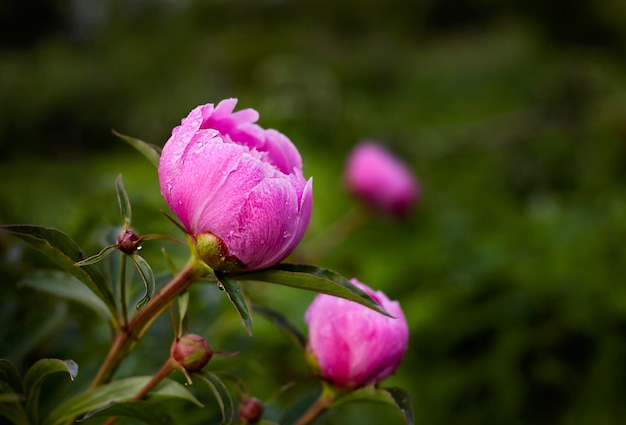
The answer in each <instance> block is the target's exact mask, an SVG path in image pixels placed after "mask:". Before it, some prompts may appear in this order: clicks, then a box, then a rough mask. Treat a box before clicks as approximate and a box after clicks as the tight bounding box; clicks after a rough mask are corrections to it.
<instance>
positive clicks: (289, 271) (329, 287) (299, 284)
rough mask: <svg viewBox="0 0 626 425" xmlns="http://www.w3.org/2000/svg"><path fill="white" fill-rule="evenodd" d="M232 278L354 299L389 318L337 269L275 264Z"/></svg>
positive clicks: (386, 313)
mask: <svg viewBox="0 0 626 425" xmlns="http://www.w3.org/2000/svg"><path fill="white" fill-rule="evenodd" d="M232 278H233V279H236V280H240V281H241V280H243V281H246V280H249V281H259V282H267V283H275V284H278V285H285V286H290V287H292V288H299V289H306V290H308V291H313V292H318V293H322V294H328V295H334V296H336V297H340V298H345V299H347V300H350V301H355V302H357V303H359V304H362V305H364V306H365V307H368V308H371V309H372V310H375V311H377V312H379V313H382V314H384V315H385V316H389V317H392V316H391V315H390V314H389V313H388V312H386V311H385V309H383V308H382V307H381V306H379V305H378V303H376V301H374V300H373V299H372V297H370V296H369V295H367V294H366V293H365V292H364V291H363V290H361V289H360V288H358V287H356V286H355V285H353V284H352V283H351V282H350V281H349V280H348V279H346V278H345V277H343V276H341V275H340V274H339V273H337V272H334V271H332V270H329V269H324V268H321V267H317V266H310V265H301V264H277V265H275V266H273V267H270V268H268V269H264V270H259V271H252V272H245V273H239V274H235V275H232Z"/></svg>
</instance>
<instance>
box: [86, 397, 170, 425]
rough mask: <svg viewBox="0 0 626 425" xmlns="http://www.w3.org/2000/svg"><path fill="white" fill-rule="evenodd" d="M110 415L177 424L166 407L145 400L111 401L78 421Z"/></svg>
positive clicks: (158, 424)
mask: <svg viewBox="0 0 626 425" xmlns="http://www.w3.org/2000/svg"><path fill="white" fill-rule="evenodd" d="M109 417H119V418H128V419H133V420H137V421H140V422H143V423H145V424H148V425H176V422H175V421H174V418H172V416H171V415H170V414H169V413H167V411H165V409H163V408H162V407H160V406H159V405H158V404H157V403H154V402H150V401H145V400H139V401H127V402H121V403H109V404H107V405H105V406H102V407H100V408H97V409H93V410H91V411H89V412H87V414H85V416H83V417H82V418H81V419H80V420H79V421H78V422H82V421H84V420H87V419H91V418H109Z"/></svg>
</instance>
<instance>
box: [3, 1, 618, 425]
mask: <svg viewBox="0 0 626 425" xmlns="http://www.w3.org/2000/svg"><path fill="white" fill-rule="evenodd" d="M0 37H1V41H0V158H1V159H0V181H1V182H2V183H1V184H0V223H2V224H9V223H32V224H38V225H44V226H51V227H57V228H59V229H61V230H63V231H65V232H66V233H68V234H69V235H70V236H72V237H73V238H74V239H75V240H77V241H78V243H79V244H80V245H81V246H82V247H83V248H84V250H85V252H86V253H88V254H90V253H95V252H97V251H98V250H99V249H100V248H101V246H102V235H103V234H104V232H105V230H106V228H107V227H110V226H115V225H119V224H120V223H121V221H120V219H119V212H118V207H117V204H116V199H115V190H114V180H115V177H116V176H117V175H118V174H119V173H123V175H124V181H125V184H126V188H127V190H128V192H129V195H130V198H131V201H132V202H133V208H134V210H133V211H134V216H133V224H134V227H135V228H136V229H137V230H138V231H139V232H140V233H156V232H163V233H168V234H172V235H176V236H180V235H179V233H177V230H176V228H175V227H174V226H173V225H172V224H171V223H169V222H168V220H167V219H165V218H164V217H163V216H162V215H161V214H160V212H159V210H160V209H164V208H165V203H164V201H163V200H162V198H161V196H160V194H159V187H158V182H157V178H156V171H155V170H154V168H153V167H152V166H151V165H150V164H149V163H148V162H147V161H146V160H145V159H143V158H142V157H141V156H140V155H139V154H138V153H137V152H135V151H134V150H133V149H132V148H130V147H129V146H127V145H125V144H124V142H122V141H121V140H119V139H117V138H116V137H114V136H113V135H112V134H111V132H110V130H111V129H116V130H118V131H120V132H122V133H125V134H129V135H132V136H135V137H138V138H141V139H143V140H146V141H148V142H151V143H154V144H157V145H162V144H163V143H165V141H166V140H167V139H168V137H169V134H170V132H171V129H172V128H173V127H174V126H176V125H177V124H178V123H179V122H180V119H181V118H182V117H184V116H185V115H186V114H187V113H188V111H189V110H190V109H192V108H193V107H194V106H196V105H198V104H203V103H208V102H218V101H219V100H221V99H223V98H226V97H237V98H239V105H238V107H239V108H246V107H252V108H255V109H257V110H258V111H259V112H260V114H261V119H260V124H261V125H262V126H264V127H273V128H277V129H279V130H280V131H282V132H283V133H285V134H287V135H288V136H289V137H290V138H291V140H292V141H293V142H294V143H295V144H296V145H297V146H298V148H299V149H300V152H301V154H302V156H303V160H304V167H305V174H306V175H307V176H309V175H312V176H313V177H314V214H313V218H312V221H311V225H310V227H309V230H308V232H307V235H306V237H305V240H304V241H303V243H302V245H301V247H300V248H299V250H298V252H297V253H296V259H299V260H302V261H314V262H315V263H316V264H318V265H320V266H324V267H328V268H331V269H334V270H336V271H338V272H340V273H342V274H343V275H345V276H348V277H353V276H354V277H358V278H359V280H361V281H363V282H365V283H367V284H369V285H370V286H372V287H374V288H378V289H382V290H383V291H385V292H386V293H387V294H388V295H389V296H390V298H392V299H397V300H400V302H401V305H402V306H403V308H404V311H405V313H406V316H407V319H408V321H409V326H410V328H411V340H410V348H409V351H408V352H407V355H406V358H405V361H404V363H403V364H402V366H401V367H400V368H399V369H398V371H397V373H396V375H395V376H394V377H392V378H390V379H388V380H386V381H385V382H384V383H383V385H387V386H391V385H397V386H401V387H404V388H406V389H408V390H409V391H410V393H411V395H412V399H413V404H414V408H415V418H416V419H415V422H416V423H417V424H430V425H447V424H455V423H456V424H520V425H521V424H537V425H540V424H546V425H547V424H550V425H554V424H568V425H569V424H572V425H573V424H599V425H601V424H621V423H624V422H625V421H626V286H625V285H626V283H625V282H624V276H626V251H625V249H624V241H625V240H626V197H625V195H626V61H625V58H626V56H625V53H626V49H625V48H626V4H624V3H623V2H619V1H614V0H596V1H592V0H588V1H585V0H572V1H568V2H566V1H561V0H555V1H551V2H541V1H538V0H530V1H524V0H501V1H493V0H460V1H455V0H422V1H409V0H388V1H382V0H362V1H357V0H347V1H343V2H335V1H329V0H317V1H314V0H309V1H295V0H291V1H290V0H266V1H260V0H247V1H244V0H233V1H227V0H221V1H192V0H186V1H183V0H179V1H166V0H154V1H148V0H144V1H140V0H133V1H104V0H73V1H70V0H66V1H63V0H57V1H53V0H36V1H30V2H16V1H11V0H3V1H0ZM363 138H373V139H377V140H380V141H382V142H383V143H385V144H386V145H387V146H388V147H389V148H390V149H391V150H392V151H393V152H395V153H396V154H397V155H398V156H400V157H401V158H403V159H404V160H405V161H406V162H407V163H408V164H409V166H410V167H411V168H412V169H413V170H414V171H415V173H416V175H417V176H418V177H419V179H420V182H421V184H422V187H423V198H422V202H421V204H420V207H419V208H418V209H417V210H416V211H415V213H414V214H413V215H412V216H411V217H409V219H408V220H405V221H402V222H397V221H393V220H389V219H385V218H382V217H375V216H374V217H371V218H370V219H369V221H367V223H366V224H365V225H364V226H362V227H360V228H358V229H356V230H355V231H354V232H353V233H352V234H350V235H349V237H347V238H345V239H340V238H338V237H337V235H336V234H329V233H325V230H327V229H328V228H329V227H330V226H331V225H332V224H333V223H334V222H335V221H336V220H338V219H340V218H341V217H342V216H344V215H345V214H349V213H350V211H351V210H353V209H354V208H358V206H356V203H355V200H354V199H351V198H350V197H349V196H348V195H347V194H346V192H345V190H344V187H343V185H342V183H341V175H342V167H343V163H344V159H345V155H346V154H347V153H348V151H349V150H350V149H351V147H352V146H353V145H354V144H355V143H357V142H358V141H359V140H361V139H363ZM324 241H325V242H327V243H329V246H328V247H327V249H324V250H323V252H318V251H316V247H319V246H321V245H323V243H322V242H324ZM161 247H166V248H167V250H168V252H170V253H171V255H172V256H173V257H174V259H175V260H176V261H177V262H178V263H179V264H182V262H183V261H184V256H185V250H184V249H183V248H181V247H179V246H177V245H175V244H172V243H169V242H150V243H146V244H145V247H144V251H143V255H144V257H145V258H146V259H148V260H149V261H150V262H151V263H152V264H153V265H154V267H155V268H156V269H162V268H164V267H165V262H164V260H163V257H162V255H161V253H160V249H161ZM0 254H1V263H0V267H1V268H0V273H1V275H0V276H1V279H2V280H1V286H0V291H1V295H0V297H1V298H0V323H1V324H2V325H0V356H2V357H8V358H10V359H12V360H13V361H15V362H16V364H17V365H18V366H19V368H20V369H21V370H25V368H27V367H28V366H29V365H30V364H32V363H33V362H34V361H36V360H37V359H39V358H42V357H59V358H72V359H74V360H76V361H77V362H78V364H79V366H80V367H81V370H80V373H79V378H78V379H77V382H75V383H73V384H71V385H64V380H63V379H59V380H58V382H57V381H54V382H55V383H56V384H57V385H64V386H63V388H64V391H56V390H52V389H49V394H48V399H47V400H48V401H47V403H48V405H49V407H50V406H54V405H55V403H56V402H57V400H58V398H61V397H66V396H67V394H70V393H72V392H75V391H77V389H78V388H81V387H84V386H85V385H87V384H88V382H89V379H90V377H91V376H92V374H93V373H94V372H95V370H97V367H98V365H99V363H100V362H101V361H102V359H103V357H104V355H105V352H106V349H107V347H108V342H109V337H110V335H109V334H108V331H107V328H106V327H105V326H103V325H102V323H101V321H100V319H99V318H98V317H95V316H94V315H93V314H92V313H91V312H90V311H88V310H87V309H85V308H84V307H82V306H80V305H77V304H74V303H68V302H65V301H63V300H59V299H56V298H54V297H50V296H47V295H43V294H41V293H37V292H35V291H34V290H32V289H29V288H27V287H24V286H20V285H19V282H20V281H21V280H22V279H24V278H25V277H27V276H28V274H29V273H31V272H32V271H33V270H35V269H36V268H39V267H46V268H54V265H53V264H51V263H50V262H49V261H48V260H46V259H45V258H43V257H42V256H41V255H39V254H38V253H37V252H35V251H34V250H33V249H31V248H30V247H28V246H26V245H24V244H22V243H20V242H19V241H17V240H16V239H14V238H11V237H9V236H7V235H6V234H0ZM247 289H248V294H249V296H250V298H251V299H252V300H254V301H255V302H259V303H263V304H266V305H269V306H271V307H274V308H276V309H278V310H280V311H282V312H283V313H285V314H286V315H287V316H288V317H289V318H290V319H291V320H293V322H294V323H295V324H296V325H297V326H298V327H299V328H300V329H301V330H303V331H305V326H304V321H303V314H304V311H305V309H306V307H307V305H308V304H309V303H310V301H311V300H312V297H313V294H311V293H306V292H300V291H296V290H290V289H286V288H281V287H273V286H270V285H261V284H258V285H257V284H255V285H249V286H248V287H247ZM192 301H193V302H192V309H191V310H192V311H191V315H190V319H189V330H190V331H192V332H195V333H199V334H202V335H204V336H206V337H208V338H209V341H210V343H211V345H212V347H213V348H214V349H217V350H228V351H239V355H238V356H237V357H235V358H227V357H222V358H218V357H216V358H215V359H214V360H213V361H212V362H211V364H210V366H209V367H210V368H211V369H212V370H215V371H219V372H225V373H228V374H232V375H233V376H236V377H237V378H239V379H241V380H242V381H243V382H244V383H245V385H246V388H247V391H249V392H250V393H251V394H252V395H254V396H256V397H259V398H261V399H263V400H264V401H266V402H267V403H268V407H267V409H268V416H267V417H268V418H270V419H274V420H278V418H280V412H281V411H282V410H283V409H284V408H285V406H287V405H288V404H289V403H290V402H291V401H292V399H294V398H296V397H297V396H298V395H300V394H304V393H306V392H307V391H309V390H311V389H314V388H316V383H315V382H314V381H307V380H306V379H304V377H305V376H306V374H307V373H308V372H307V369H306V366H305V364H304V360H303V358H302V356H301V354H300V353H299V351H298V349H297V347H296V346H295V345H294V344H293V343H292V342H291V341H290V340H289V339H288V338H287V337H286V336H285V335H284V334H282V333H280V332H279V331H278V330H276V329H275V328H274V327H273V326H272V325H271V324H270V323H269V322H268V321H267V320H265V319H264V318H262V317H260V316H255V321H254V326H253V330H254V336H253V337H252V338H249V337H248V336H247V334H246V333H245V331H244V329H243V327H242V326H241V323H240V321H239V319H238V317H237V316H236V314H235V312H234V310H233V308H232V307H231V306H230V304H229V303H228V302H227V300H226V299H225V297H224V295H223V293H220V292H219V291H218V290H217V289H216V288H215V287H213V286H212V285H208V284H198V285H196V287H194V288H193V290H192ZM171 338H172V329H171V324H170V323H169V321H168V319H167V318H165V319H162V320H159V321H158V322H157V323H156V326H155V327H154V328H153V329H151V330H150V332H149V333H148V334H147V336H146V338H145V340H144V341H142V343H141V344H140V345H139V346H138V350H137V351H136V352H135V353H134V354H133V355H132V356H131V357H130V358H129V360H128V362H127V363H126V365H125V366H124V368H123V369H122V370H121V371H120V372H119V375H118V376H124V375H129V374H136V373H145V374H149V373H152V372H154V371H156V370H157V368H158V367H159V365H160V363H161V362H162V361H164V360H165V358H166V357H167V355H168V350H169V345H170V343H171ZM287 384H292V385H293V386H291V387H288V389H285V387H284V386H285V385H287ZM201 398H202V397H201ZM203 400H204V401H205V402H206V404H208V405H209V407H208V408H207V409H205V410H201V409H198V408H195V407H192V406H189V405H187V404H181V405H178V404H172V406H171V410H172V412H174V414H175V415H176V416H177V417H178V418H179V419H181V423H189V424H201V423H202V424H205V423H213V422H215V421H216V420H217V419H216V418H217V417H218V414H217V411H216V410H215V409H214V408H212V407H211V396H210V394H208V393H207V394H204V395H203ZM211 421H213V422H211ZM394 421H395V422H394ZM218 423H219V420H218ZM320 423H323V424H345V423H366V424H367V423H372V424H385V425H390V424H391V423H401V419H400V418H399V416H398V414H397V413H396V412H395V411H393V409H388V408H387V407H383V406H378V405H370V404H366V403H353V404H350V405H346V406H343V407H341V408H340V409H338V410H337V411H335V412H332V413H331V414H329V415H327V416H325V417H324V418H323V419H322V420H320Z"/></svg>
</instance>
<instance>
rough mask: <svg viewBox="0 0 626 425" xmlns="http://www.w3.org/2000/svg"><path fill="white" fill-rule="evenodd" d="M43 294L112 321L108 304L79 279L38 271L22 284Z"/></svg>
mask: <svg viewBox="0 0 626 425" xmlns="http://www.w3.org/2000/svg"><path fill="white" fill-rule="evenodd" d="M20 285H23V286H28V287H30V288H33V289H36V290H38V291H41V292H46V293H49V294H53V295H56V296H58V297H61V298H64V299H68V300H72V301H76V302H78V303H80V304H83V305H84V306H87V307H89V308H90V309H92V310H93V311H95V312H96V313H98V315H100V316H102V318H104V319H105V320H111V319H112V318H111V317H110V315H109V310H108V309H107V306H106V304H104V302H103V301H102V300H101V299H100V298H98V297H97V296H96V295H95V294H94V293H93V292H92V291H90V290H89V289H87V287H85V285H83V284H82V283H81V282H80V281H79V280H78V279H76V278H75V277H74V276H72V275H70V274H69V273H67V272H64V271H60V270H37V271H35V272H33V273H31V274H30V275H28V276H27V277H26V278H25V279H24V280H22V281H21V282H20Z"/></svg>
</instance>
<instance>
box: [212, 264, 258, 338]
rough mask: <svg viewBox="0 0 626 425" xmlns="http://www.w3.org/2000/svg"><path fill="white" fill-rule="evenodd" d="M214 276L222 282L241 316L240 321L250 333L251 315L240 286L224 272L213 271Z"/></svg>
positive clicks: (250, 333)
mask: <svg viewBox="0 0 626 425" xmlns="http://www.w3.org/2000/svg"><path fill="white" fill-rule="evenodd" d="M215 277H217V280H218V281H219V283H221V284H222V286H223V288H224V291H225V292H226V294H227V295H228V299H229V300H230V302H231V303H232V304H233V305H234V306H235V309H236V310H237V313H239V317H241V321H242V322H243V325H244V327H245V328H246V330H247V331H248V334H249V335H252V316H250V310H249V309H248V304H246V299H245V298H244V296H243V293H242V292H241V287H240V286H239V284H238V283H237V282H235V281H234V280H233V279H231V278H230V277H228V276H226V275H225V274H224V273H221V272H215Z"/></svg>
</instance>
